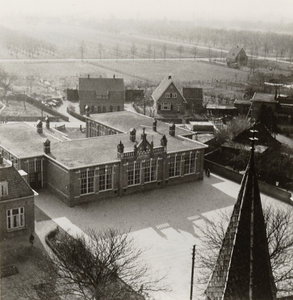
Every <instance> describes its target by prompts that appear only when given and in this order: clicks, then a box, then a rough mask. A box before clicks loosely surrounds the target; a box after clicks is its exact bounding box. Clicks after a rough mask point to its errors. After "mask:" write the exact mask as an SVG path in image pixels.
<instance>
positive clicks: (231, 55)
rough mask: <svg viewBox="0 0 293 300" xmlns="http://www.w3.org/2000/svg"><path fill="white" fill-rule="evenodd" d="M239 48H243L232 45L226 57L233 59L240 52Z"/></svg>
mask: <svg viewBox="0 0 293 300" xmlns="http://www.w3.org/2000/svg"><path fill="white" fill-rule="evenodd" d="M241 50H243V48H240V47H239V46H237V47H233V48H232V49H231V50H230V51H229V53H228V54H227V56H226V58H230V59H235V58H236V57H237V56H238V54H239V53H240V52H241ZM243 51H244V50H243ZM244 53H245V51H244Z"/></svg>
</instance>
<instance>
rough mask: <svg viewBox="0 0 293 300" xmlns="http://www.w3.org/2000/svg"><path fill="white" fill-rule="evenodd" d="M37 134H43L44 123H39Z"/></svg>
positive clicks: (39, 121)
mask: <svg viewBox="0 0 293 300" xmlns="http://www.w3.org/2000/svg"><path fill="white" fill-rule="evenodd" d="M37 133H39V134H41V133H43V123H42V121H41V120H38V121H37Z"/></svg>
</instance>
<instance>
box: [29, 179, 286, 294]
mask: <svg viewBox="0 0 293 300" xmlns="http://www.w3.org/2000/svg"><path fill="white" fill-rule="evenodd" d="M238 191H239V185H238V184H236V183H233V182H231V181H228V180H226V179H223V178H220V177H218V176H214V175H212V176H211V177H210V178H205V179H204V180H203V181H200V182H192V183H187V184H182V185H177V186H168V187H166V188H165V189H160V190H154V191H148V192H145V193H140V194H135V195H131V196H127V197H122V198H113V199H105V200H99V201H98V202H96V203H91V204H84V205H81V206H76V207H73V208H70V207H68V206H66V205H65V204H64V203H62V202H61V201H60V200H58V199H57V198H56V197H54V196H53V195H52V194H50V193H49V192H47V191H43V192H41V193H40V195H39V196H37V197H36V198H35V204H36V205H37V207H38V208H40V209H41V210H42V211H43V212H45V213H46V215H48V216H49V217H50V218H51V219H53V221H55V222H56V223H57V224H59V226H61V227H63V228H64V229H65V230H70V231H71V233H73V232H79V231H80V230H82V231H85V230H87V229H89V228H93V229H96V230H101V229H103V228H107V227H115V228H119V229H121V230H123V229H124V230H130V231H131V234H132V235H133V236H134V237H135V240H136V241H137V243H138V245H139V246H140V247H142V248H143V249H146V251H145V252H144V260H145V261H146V262H147V263H148V264H149V265H150V267H151V270H152V272H153V274H161V275H166V278H165V283H166V284H167V285H168V286H169V287H171V290H170V291H169V292H158V293H156V294H155V299H161V300H171V299H173V300H174V299H177V300H181V299H189V293H190V273H191V251H192V246H193V245H194V244H197V245H198V244H199V239H198V234H199V230H198V227H199V226H200V225H201V224H203V223H204V221H205V220H207V219H208V220H211V221H214V220H215V219H216V218H218V217H219V215H218V213H219V211H220V210H222V209H227V208H228V209H231V208H232V205H233V204H234V203H235V199H236V197H237V194H238ZM262 199H263V201H265V202H273V203H278V204H279V203H280V202H278V201H277V200H274V199H272V198H269V197H267V196H262ZM281 205H284V204H283V203H281ZM48 225H50V226H49V227H48V231H49V229H51V222H50V221H48ZM44 226H45V223H42V230H40V232H38V230H36V232H37V234H38V235H39V234H40V235H44V234H45V232H46V230H44ZM37 228H38V227H37ZM40 239H41V240H42V237H40ZM195 273H196V272H195ZM199 294H200V293H199V291H198V290H197V288H196V287H195V288H194V295H195V296H194V299H200V297H199Z"/></svg>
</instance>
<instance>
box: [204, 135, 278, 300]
mask: <svg viewBox="0 0 293 300" xmlns="http://www.w3.org/2000/svg"><path fill="white" fill-rule="evenodd" d="M253 133H254V131H253ZM254 140H255V138H254V136H253V138H252V147H251V156H250V160H249V162H248V165H247V169H246V172H245V175H244V176H243V179H242V183H241V188H240V191H239V194H238V198H237V202H236V204H235V206H234V209H233V213H232V216H231V219H230V223H229V225H228V228H227V232H226V234H225V237H224V240H223V243H222V247H221V249H220V252H219V256H218V259H217V262H216V265H215V268H214V271H213V274H212V276H211V278H210V281H209V284H208V287H207V289H206V296H207V299H210V300H228V299H229V300H271V299H276V287H275V284H274V279H273V275H272V268H271V263H270V258H269V252H268V242H267V236H266V227H265V222H264V217H263V211H262V205H261V199H260V193H259V187H258V180H257V175H256V172H255V166H254Z"/></svg>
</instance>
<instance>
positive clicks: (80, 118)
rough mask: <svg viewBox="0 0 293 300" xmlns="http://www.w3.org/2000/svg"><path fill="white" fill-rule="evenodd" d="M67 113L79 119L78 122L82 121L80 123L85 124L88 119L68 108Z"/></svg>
mask: <svg viewBox="0 0 293 300" xmlns="http://www.w3.org/2000/svg"><path fill="white" fill-rule="evenodd" d="M67 112H68V113H69V114H70V115H71V116H73V117H74V118H76V119H78V120H80V121H83V122H85V120H86V118H85V117H84V116H83V115H81V114H78V113H76V112H75V111H73V110H71V109H70V108H68V107H67Z"/></svg>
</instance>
